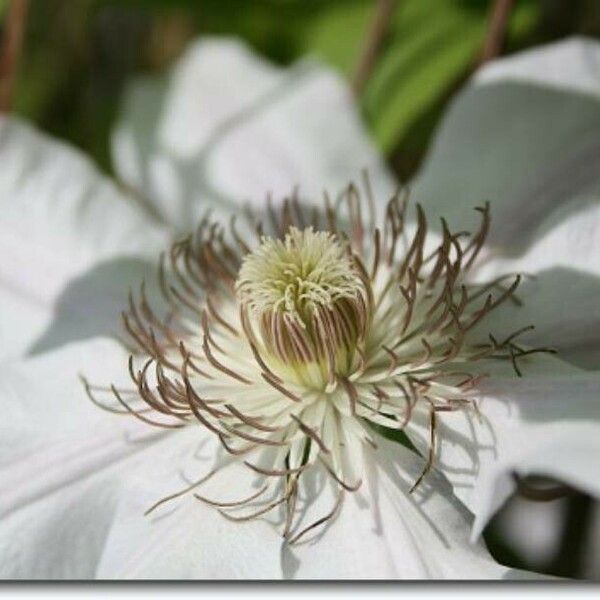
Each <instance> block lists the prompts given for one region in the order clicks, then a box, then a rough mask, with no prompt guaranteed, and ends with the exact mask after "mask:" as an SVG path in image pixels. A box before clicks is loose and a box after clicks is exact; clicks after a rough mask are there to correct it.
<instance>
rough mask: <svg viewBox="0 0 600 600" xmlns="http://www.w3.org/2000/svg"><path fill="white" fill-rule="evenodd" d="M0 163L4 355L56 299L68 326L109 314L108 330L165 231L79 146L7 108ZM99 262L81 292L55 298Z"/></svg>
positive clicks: (27, 344)
mask: <svg viewBox="0 0 600 600" xmlns="http://www.w3.org/2000/svg"><path fill="white" fill-rule="evenodd" d="M0 163H1V164H2V169H1V170H0V209H1V211H2V219H1V220H0V252H1V254H2V260H1V261H0V282H1V284H0V314H1V315H2V317H1V318H0V355H1V356H16V355H19V354H20V353H22V352H24V351H26V350H31V349H32V346H33V345H34V344H35V342H36V341H37V340H38V339H39V337H40V336H41V335H42V332H43V330H44V329H46V328H47V327H49V326H50V323H51V322H52V317H53V312H54V310H55V309H57V308H58V306H57V303H58V301H59V300H60V299H62V300H63V302H62V304H61V306H60V308H61V311H62V314H63V315H64V317H65V318H64V319H63V320H64V321H66V323H65V325H66V326H69V327H70V328H71V330H72V332H73V334H74V335H78V334H77V330H78V329H80V330H81V331H80V333H79V335H80V334H81V332H83V331H86V330H87V328H88V327H89V326H90V325H91V323H90V321H94V322H95V323H94V326H95V327H96V329H98V328H101V327H102V326H104V329H105V330H106V329H107V328H108V326H109V325H108V324H107V320H109V319H110V321H111V323H110V327H112V328H113V329H114V326H113V323H114V322H115V320H116V318H118V314H119V311H118V309H117V308H116V307H117V306H118V305H121V306H122V303H123V301H124V300H125V299H126V290H127V286H128V285H129V283H130V281H129V280H130V278H131V277H132V276H134V275H135V276H136V277H140V273H142V272H143V270H144V263H143V259H144V257H145V258H146V259H147V258H148V257H149V256H153V255H154V254H155V253H157V252H158V249H159V248H162V247H164V245H165V243H166V240H167V236H166V235H165V233H164V232H163V231H162V230H161V229H159V228H158V227H157V226H156V224H155V223H154V222H153V221H152V219H151V218H150V217H149V215H148V214H146V213H145V211H143V210H142V209H140V208H139V207H138V206H136V205H135V204H134V203H133V202H132V201H131V199H128V198H127V197H126V196H125V195H124V194H123V193H121V192H120V191H119V190H118V189H117V188H116V187H115V185H114V184H113V183H111V182H110V180H109V179H108V178H106V177H103V176H102V175H101V174H100V173H99V172H98V171H97V169H95V168H94V167H93V165H92V164H91V162H90V161H89V160H88V159H87V158H85V157H84V156H83V155H82V154H81V153H79V152H77V151H76V150H74V149H72V148H70V147H69V146H68V145H66V144H63V143H60V142H58V141H55V140H52V139H51V138H49V137H47V136H45V135H43V134H41V133H39V132H37V131H36V130H34V129H33V128H32V127H31V126H29V125H26V124H25V123H22V122H20V121H18V120H15V119H12V118H8V117H2V118H1V119H0ZM101 263H102V264H103V265H104V267H103V274H104V276H103V277H101V278H99V280H97V281H90V282H88V283H89V284H90V285H87V286H85V293H84V294H75V296H76V297H61V294H62V293H64V292H65V286H66V285H67V283H68V282H71V281H72V280H73V278H76V277H83V275H84V274H89V270H90V269H92V268H94V267H99V265H100V264H101ZM92 279H95V278H93V277H92ZM100 321H104V322H103V324H100ZM96 333H100V331H96ZM61 341H65V340H64V338H63V339H62V340H61ZM47 345H50V346H51V345H53V344H51V343H48V344H47Z"/></svg>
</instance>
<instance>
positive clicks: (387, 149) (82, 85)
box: [0, 0, 600, 577]
mask: <svg viewBox="0 0 600 600" xmlns="http://www.w3.org/2000/svg"><path fill="white" fill-rule="evenodd" d="M8 4H9V0H0V23H2V27H3V29H5V27H4V25H5V23H6V16H7V14H8ZM492 4H493V2H492V1H491V0H398V2H397V3H396V7H395V9H394V12H393V15H392V17H391V19H390V20H389V28H388V31H387V33H386V35H385V37H384V38H383V42H382V45H381V47H380V50H379V52H378V53H377V58H376V61H375V62H374V66H373V68H372V70H371V72H370V76H369V78H368V80H367V81H366V84H365V85H364V86H363V87H362V89H361V91H360V93H359V94H358V97H357V100H358V103H359V105H360V109H361V111H362V113H363V116H364V119H365V122H366V124H367V126H368V128H369V129H370V131H371V133H372V135H373V138H374V139H375V141H376V142H377V144H378V145H379V146H380V148H381V150H382V151H383V152H384V153H385V155H386V157H387V158H388V161H389V164H390V165H391V167H392V168H393V169H394V170H395V172H396V174H397V175H398V176H399V177H400V179H402V180H407V179H409V178H410V177H411V176H412V175H413V174H414V173H415V171H416V170H417V169H418V167H419V165H420V163H421V161H422V159H423V156H424V154H425V152H426V150H427V147H428V145H429V141H430V139H431V136H432V134H433V132H434V130H435V127H436V125H437V124H438V122H439V120H440V118H441V116H442V114H443V112H444V109H445V107H446V105H447V103H448V101H449V100H450V99H451V97H452V95H453V94H454V92H455V91H456V90H457V89H459V88H460V86H461V85H462V84H463V83H464V82H465V80H466V79H467V78H468V77H469V75H470V74H471V73H472V72H473V70H474V68H476V66H477V64H478V61H479V57H480V55H481V51H482V47H483V44H484V39H485V37H486V31H487V29H488V23H489V15H490V10H491V7H492ZM377 6H378V4H377V2H375V1H372V0H252V1H250V0H170V1H168V0H121V1H120V2H117V1H115V0H112V1H111V0H29V2H28V14H27V19H26V22H25V33H24V38H23V46H22V53H21V58H20V63H19V68H18V72H17V78H16V81H15V86H14V91H13V103H12V110H13V112H15V113H16V114H19V115H21V116H23V117H25V118H27V119H29V120H31V121H33V122H34V123H36V124H37V125H38V126H39V127H40V128H42V129H43V130H45V131H47V132H49V133H51V134H53V135H55V136H58V137H60V138H63V139H66V140H69V141H70V142H72V143H73V144H75V145H76V146H78V147H80V148H81V149H82V150H84V151H85V152H86V153H87V154H89V155H91V156H92V157H93V159H94V160H95V161H96V162H97V163H98V165H99V166H100V167H101V168H102V169H104V170H105V171H107V172H111V164H110V158H109V134H110V129H111V126H112V124H113V122H114V121H115V118H116V115H117V113H118V110H119V104H120V101H121V98H122V92H123V86H124V84H125V83H126V82H127V80H128V79H130V78H131V77H132V76H134V75H135V74H142V73H143V74H152V73H161V72H163V71H164V70H165V69H166V68H168V67H169V65H171V64H172V63H173V61H174V60H176V59H177V57H178V56H179V55H180V54H181V52H182V51H183V50H184V48H185V46H186V44H187V43H188V42H189V41H190V40H191V39H193V38H194V37H196V36H198V35H202V34H227V35H235V36H239V37H242V38H244V39H245V40H246V41H247V42H248V43H249V44H250V45H251V46H252V47H254V48H255V50H257V51H258V52H260V53H261V54H263V55H264V56H266V57H268V58H270V59H271V60H272V61H274V62H276V63H278V64H281V65H287V64H290V63H292V62H294V61H295V60H297V59H299V58H300V57H304V56H305V55H307V54H310V55H314V56H316V57H318V58H319V59H321V60H322V61H324V62H326V63H328V64H329V65H331V66H332V67H334V68H335V69H337V70H338V71H339V72H341V73H342V74H343V75H344V76H346V77H347V78H348V81H349V82H351V81H352V80H353V78H354V77H355V74H356V70H357V64H358V62H359V57H360V56H361V53H362V49H363V47H364V45H365V40H366V38H367V37H368V32H369V30H370V24H371V22H372V20H373V16H374V14H375V12H376V10H377ZM577 34H582V35H587V36H591V37H600V0H515V1H514V5H513V7H512V11H511V13H510V18H509V21H508V27H507V32H506V39H505V43H504V47H503V49H502V54H504V55H506V54H510V53H513V52H515V51H518V50H521V49H524V48H528V47H532V46H535V45H538V44H541V43H545V42H549V41H553V40H559V39H562V38H565V37H567V36H571V35H577ZM515 501H516V500H515ZM507 510H509V509H507ZM591 510H592V504H591V500H590V499H589V498H586V497H583V496H576V497H575V498H573V499H571V500H570V501H568V502H567V501H565V502H563V504H562V505H561V507H560V512H561V514H562V515H563V522H564V528H565V529H564V531H565V534H564V535H563V541H562V543H561V544H560V545H559V547H558V550H557V552H556V553H555V554H554V555H553V556H551V557H550V558H549V559H548V558H546V559H543V560H542V559H540V560H538V561H537V562H536V560H535V559H532V558H529V559H525V558H524V557H523V556H521V555H519V551H518V549H515V548H514V547H511V544H510V542H509V541H507V540H506V538H505V537H503V535H502V519H503V518H504V517H503V515H500V516H499V517H498V518H497V519H496V520H495V522H493V523H492V525H491V526H490V527H489V528H488V530H487V532H486V538H487V540H488V542H489V543H490V547H491V549H492V551H493V553H494V554H495V556H496V557H497V558H498V559H500V560H501V561H502V562H505V563H509V564H512V565H515V566H521V567H525V568H532V569H535V570H540V571H546V572H551V573H554V574H557V575H562V576H575V577H577V576H582V575H586V574H587V573H586V572H585V570H584V566H583V565H584V560H583V555H582V553H585V548H586V531H587V530H588V529H589V523H590V514H591V512H590V511H591ZM505 515H506V512H505Z"/></svg>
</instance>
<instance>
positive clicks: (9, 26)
mask: <svg viewBox="0 0 600 600" xmlns="http://www.w3.org/2000/svg"><path fill="white" fill-rule="evenodd" d="M27 8H28V0H11V3H10V6H9V7H8V12H7V15H6V19H5V21H4V28H3V30H4V34H3V37H2V44H1V46H0V111H2V112H6V111H8V110H10V107H11V104H12V97H13V91H14V86H15V79H16V75H17V68H18V64H19V56H20V54H21V46H22V44H23V32H24V30H25V20H26V18H27Z"/></svg>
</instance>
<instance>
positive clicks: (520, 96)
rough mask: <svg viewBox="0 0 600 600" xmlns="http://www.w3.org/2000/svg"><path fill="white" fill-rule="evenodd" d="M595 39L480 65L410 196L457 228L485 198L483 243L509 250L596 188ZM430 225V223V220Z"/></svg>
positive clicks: (599, 77)
mask: <svg viewBox="0 0 600 600" xmlns="http://www.w3.org/2000/svg"><path fill="white" fill-rule="evenodd" d="M599 64H600V44H598V43H597V42H594V41H591V40H583V39H574V40H570V41H566V42H561V43H558V44H555V45H551V46H547V47H543V48H540V49H537V50H534V51H530V52H527V53H525V54H523V55H516V56H514V57H509V58H506V59H504V60H501V61H497V62H495V63H493V64H491V65H490V66H488V67H485V68H484V70H483V71H481V72H480V73H479V74H478V75H477V76H476V77H475V79H474V81H473V82H472V83H471V84H470V85H468V86H467V88H466V89H465V90H464V91H463V92H462V93H461V94H460V95H459V96H458V97H457V98H456V99H455V100H454V102H453V104H452V106H451V108H450V110H449V112H448V114H447V115H446V117H445V118H444V121H443V124H442V126H441V129H440V131H439V133H438V135H437V137H436V139H435V142H434V144H433V148H432V150H431V152H430V155H429V157H428V159H427V161H426V164H425V167H424V168H423V170H422V172H421V173H420V175H419V177H418V178H417V181H416V183H415V185H414V193H413V197H414V198H415V199H416V200H417V201H420V202H422V203H423V204H424V205H425V206H426V207H428V208H429V209H430V212H431V213H432V214H439V215H441V216H444V217H446V218H447V219H448V220H449V222H450V224H451V225H453V226H454V227H458V228H459V229H464V228H465V227H467V228H469V227H471V226H472V225H473V224H474V223H475V222H476V218H477V217H476V213H474V212H473V211H472V208H473V207H474V206H479V205H481V204H482V203H483V202H484V201H486V200H489V201H490V202H491V209H492V229H491V232H490V241H491V242H492V244H493V245H494V246H495V247H496V248H497V249H498V251H501V252H504V253H507V254H512V255H514V254H516V253H517V252H519V251H522V250H523V249H524V248H525V247H527V246H528V245H529V244H531V243H532V242H533V241H534V240H535V239H537V238H539V237H540V236H542V235H543V234H544V233H545V232H546V231H547V229H548V226H549V224H553V223H555V222H556V221H555V220H554V217H553V211H554V210H556V209H559V210H561V211H563V215H564V214H565V213H567V212H569V211H571V210H581V209H582V201H584V200H582V199H585V201H586V202H588V203H590V202H594V199H597V198H598V195H599V193H600V168H599V166H600V163H599V160H600V158H599V157H600V145H599V142H598V140H599V139H600V137H599V133H600V110H599V109H600V69H599V66H598V65H599ZM432 222H433V225H434V226H436V223H435V220H432Z"/></svg>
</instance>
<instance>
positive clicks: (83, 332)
mask: <svg viewBox="0 0 600 600" xmlns="http://www.w3.org/2000/svg"><path fill="white" fill-rule="evenodd" d="M155 273H156V266H155V265H154V264H152V263H151V262H150V261H144V260H141V259H136V258H119V259H115V260H110V261H107V262H104V263H101V264H99V265H97V266H95V267H94V268H92V269H91V270H90V271H87V272H86V273H84V274H83V275H80V276H79V277H76V278H74V279H72V280H71V281H70V282H69V283H68V284H67V286H66V287H65V289H64V290H63V292H62V293H61V294H60V296H59V298H58V300H57V301H56V303H55V305H54V316H53V318H52V320H51V322H50V324H49V325H48V327H47V328H46V330H45V331H44V332H43V333H42V334H41V335H40V337H39V338H38V339H37V340H35V342H34V343H33V344H32V345H31V347H30V348H29V351H28V354H29V355H36V354H41V353H43V352H47V351H48V350H51V349H53V348H58V347H60V346H63V345H65V344H68V343H70V342H74V341H78V340H85V339H88V338H92V337H98V336H108V337H118V336H119V334H120V333H121V332H122V325H121V319H120V314H121V311H122V310H123V309H124V308H125V307H126V306H127V295H128V291H129V289H130V288H133V290H134V291H135V290H136V289H137V288H138V287H139V284H140V282H141V281H142V280H144V279H146V280H147V281H148V282H149V283H150V282H153V280H154V279H155V278H156V277H155ZM150 296H151V297H152V298H154V297H156V296H157V294H152V293H150Z"/></svg>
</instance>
